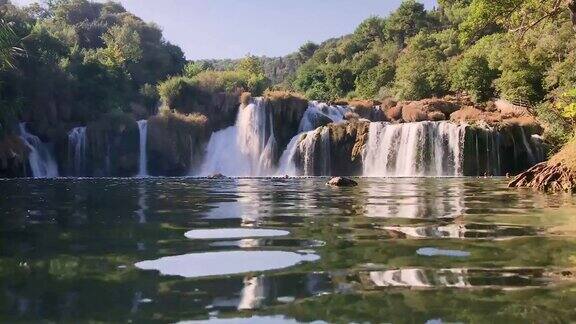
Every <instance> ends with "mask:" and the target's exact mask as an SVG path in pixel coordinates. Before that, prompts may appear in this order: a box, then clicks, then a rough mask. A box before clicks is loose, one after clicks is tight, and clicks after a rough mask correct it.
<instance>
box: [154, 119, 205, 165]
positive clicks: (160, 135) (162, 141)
mask: <svg viewBox="0 0 576 324" xmlns="http://www.w3.org/2000/svg"><path fill="white" fill-rule="evenodd" d="M209 136H210V130H209V128H208V119H207V118H206V117H205V116H204V115H200V114H190V115H183V114H178V113H174V112H169V111H163V112H161V113H160V114H159V115H158V116H154V117H151V118H150V119H149V120H148V145H147V149H148V167H149V173H150V175H156V176H182V175H187V174H189V173H190V172H191V171H192V170H193V169H195V168H196V167H197V166H199V165H200V163H201V162H202V159H203V157H204V148H205V146H206V143H207V142H208V140H209Z"/></svg>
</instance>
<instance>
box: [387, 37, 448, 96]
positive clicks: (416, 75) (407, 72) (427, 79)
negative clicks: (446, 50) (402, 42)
mask: <svg viewBox="0 0 576 324" xmlns="http://www.w3.org/2000/svg"><path fill="white" fill-rule="evenodd" d="M447 79H448V77H447V66H446V62H445V61H443V56H442V54H441V53H440V52H439V51H438V50H437V49H434V48H428V49H424V50H410V49H409V50H408V51H407V52H406V53H404V54H403V55H402V56H400V58H398V63H397V68H396V78H395V80H394V89H395V93H396V95H397V97H398V98H399V99H405V100H418V99H423V98H426V97H432V96H441V95H444V94H445V93H446V92H447V90H448V81H447Z"/></svg>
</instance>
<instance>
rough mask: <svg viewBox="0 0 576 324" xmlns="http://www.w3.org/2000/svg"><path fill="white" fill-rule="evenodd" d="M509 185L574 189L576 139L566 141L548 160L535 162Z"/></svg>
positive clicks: (565, 190)
mask: <svg viewBox="0 0 576 324" xmlns="http://www.w3.org/2000/svg"><path fill="white" fill-rule="evenodd" d="M509 186H510V187H517V188H533V189H537V190H540V191H545V192H571V193H573V192H574V190H576V140H572V141H571V142H570V143H568V144H567V145H566V146H565V147H564V148H563V149H562V150H561V151H560V152H558V154H556V155H554V156H553V157H552V158H551V159H550V160H549V161H548V162H543V163H540V164H537V165H535V166H533V167H532V168H530V169H528V170H527V171H525V172H523V173H521V174H520V175H518V176H517V177H516V178H515V179H514V180H512V181H511V182H510V184H509Z"/></svg>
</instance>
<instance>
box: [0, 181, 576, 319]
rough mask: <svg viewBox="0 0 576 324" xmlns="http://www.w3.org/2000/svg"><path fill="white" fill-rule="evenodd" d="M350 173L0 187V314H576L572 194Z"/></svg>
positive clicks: (575, 229)
mask: <svg viewBox="0 0 576 324" xmlns="http://www.w3.org/2000/svg"><path fill="white" fill-rule="evenodd" d="M358 181H359V183H360V184H359V186H358V187H355V188H330V187H327V186H325V182H326V179H323V178H299V179H280V178H276V179H221V180H207V179H194V178H182V179H174V178H171V179H168V178H147V179H37V180H31V179H21V180H5V181H0V247H1V248H0V251H1V252H0V322H7V323H11V322H18V321H25V322H26V321H27V322H30V321H40V320H47V321H65V322H87V321H103V322H110V321H113V322H126V321H133V322H142V321H152V322H178V321H206V320H208V319H212V320H214V321H216V322H222V323H243V322H245V323H283V322H287V323H296V322H312V321H317V322H319V323H321V322H395V323H398V322H416V323H424V322H427V321H430V322H431V323H432V322H438V321H441V322H496V321H498V322H570V321H571V320H574V319H575V318H576V290H575V289H576V284H574V283H573V276H574V275H573V273H574V270H573V268H575V266H576V204H574V200H573V198H572V197H570V196H566V195H554V196H552V195H542V194H539V193H535V192H532V191H516V190H509V189H507V188H506V181H505V180H504V179H475V178H442V179H434V178H420V179H408V178H399V179H377V178H363V179H358Z"/></svg>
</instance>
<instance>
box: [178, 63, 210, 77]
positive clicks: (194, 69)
mask: <svg viewBox="0 0 576 324" xmlns="http://www.w3.org/2000/svg"><path fill="white" fill-rule="evenodd" d="M207 70H210V68H209V64H208V63H206V62H189V63H187V64H186V65H185V66H184V71H183V75H184V76H185V77H187V78H193V77H195V76H197V75H198V74H200V73H201V72H203V71H207Z"/></svg>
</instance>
